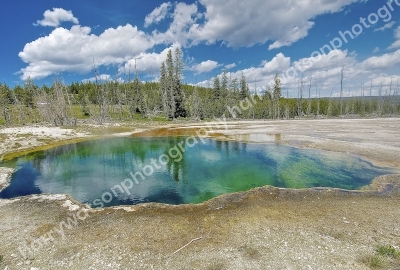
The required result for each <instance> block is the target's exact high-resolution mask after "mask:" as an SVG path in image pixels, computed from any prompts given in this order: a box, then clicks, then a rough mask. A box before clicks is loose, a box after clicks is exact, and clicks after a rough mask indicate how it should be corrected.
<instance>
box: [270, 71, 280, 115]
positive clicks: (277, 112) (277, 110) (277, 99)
mask: <svg viewBox="0 0 400 270" xmlns="http://www.w3.org/2000/svg"><path fill="white" fill-rule="evenodd" d="M281 95H282V90H281V81H280V79H279V77H278V73H277V74H276V75H275V78H274V90H273V94H272V99H273V103H274V118H275V117H278V119H279V117H280V99H281Z"/></svg>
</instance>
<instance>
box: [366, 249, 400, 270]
mask: <svg viewBox="0 0 400 270" xmlns="http://www.w3.org/2000/svg"><path fill="white" fill-rule="evenodd" d="M362 262H363V263H364V264H366V265H367V266H369V267H370V268H372V269H382V268H385V269H387V268H390V269H392V268H394V269H398V268H399V267H400V252H399V251H397V250H396V248H395V247H393V246H390V245H388V246H378V247H377V248H376V249H375V254H374V255H372V256H366V257H364V258H363V259H362Z"/></svg>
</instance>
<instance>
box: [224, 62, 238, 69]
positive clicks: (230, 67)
mask: <svg viewBox="0 0 400 270" xmlns="http://www.w3.org/2000/svg"><path fill="white" fill-rule="evenodd" d="M234 67H236V64H235V63H232V64H229V65H226V66H225V68H226V69H232V68H234Z"/></svg>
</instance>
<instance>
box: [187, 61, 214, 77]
mask: <svg viewBox="0 0 400 270" xmlns="http://www.w3.org/2000/svg"><path fill="white" fill-rule="evenodd" d="M219 66H221V65H220V64H218V62H215V61H212V60H207V61H203V62H201V63H200V64H197V65H194V66H193V67H191V70H193V71H194V72H195V73H196V74H201V73H206V72H210V71H212V70H214V69H216V68H217V67H219Z"/></svg>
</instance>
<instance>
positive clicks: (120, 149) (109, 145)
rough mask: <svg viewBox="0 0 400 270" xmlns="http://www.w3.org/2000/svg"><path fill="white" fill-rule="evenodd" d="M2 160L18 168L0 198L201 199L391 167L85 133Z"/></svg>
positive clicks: (265, 147) (250, 147)
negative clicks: (78, 139)
mask: <svg viewBox="0 0 400 270" xmlns="http://www.w3.org/2000/svg"><path fill="white" fill-rule="evenodd" d="M0 166H8V167H13V168H16V169H17V171H16V172H15V173H14V174H13V176H12V179H11V183H10V186H9V187H7V188H6V189H5V190H3V191H2V192H1V193H0V198H13V197H18V196H25V195H30V194H41V193H50V194H69V195H71V196H72V197H73V198H74V199H76V200H77V201H80V202H82V203H88V204H90V205H91V206H92V207H103V206H115V205H134V204H138V203H145V202H160V203H167V204H186V203H199V202H204V201H206V200H209V199H210V198H213V197H216V196H218V195H221V194H225V193H232V192H237V191H246V190H249V189H251V188H254V187H261V186H265V185H272V186H276V187H285V188H309V187H337V188H343V189H359V188H360V187H362V186H365V185H368V184H370V183H371V181H372V180H373V179H374V178H375V177H377V176H379V175H383V174H390V173H394V170H392V169H389V168H379V167H376V166H373V165H372V164H371V163H369V162H367V161H364V160H362V159H360V158H357V157H354V156H349V155H345V154H339V153H331V152H326V151H320V150H310V149H297V148H293V147H288V146H283V145H279V144H273V143H271V144H252V143H240V142H229V141H216V140H211V139H199V138H194V137H186V138H183V137H163V138H111V139H102V140H96V141H87V142H82V143H77V144H70V145H65V146H59V147H55V148H52V149H49V150H45V151H40V152H35V153H32V154H29V155H26V156H23V157H20V158H17V159H15V160H12V161H9V162H7V163H2V164H0Z"/></svg>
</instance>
